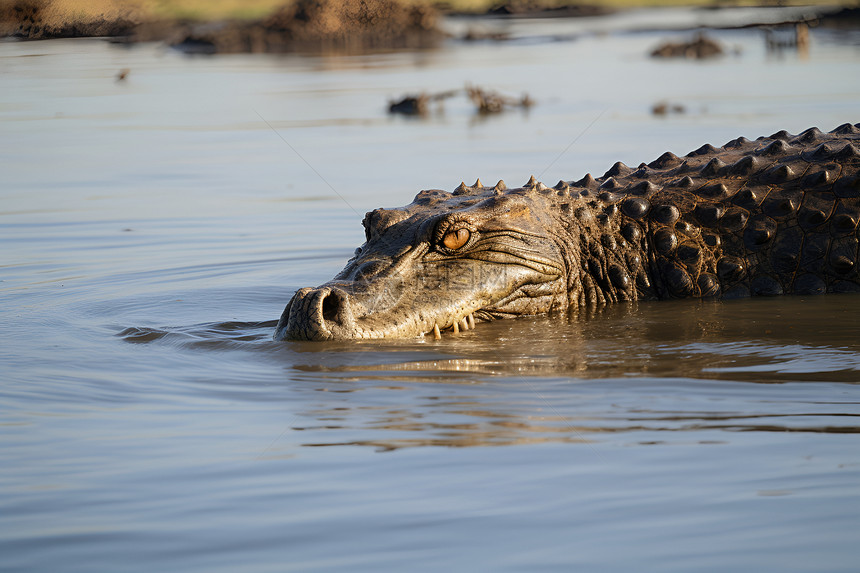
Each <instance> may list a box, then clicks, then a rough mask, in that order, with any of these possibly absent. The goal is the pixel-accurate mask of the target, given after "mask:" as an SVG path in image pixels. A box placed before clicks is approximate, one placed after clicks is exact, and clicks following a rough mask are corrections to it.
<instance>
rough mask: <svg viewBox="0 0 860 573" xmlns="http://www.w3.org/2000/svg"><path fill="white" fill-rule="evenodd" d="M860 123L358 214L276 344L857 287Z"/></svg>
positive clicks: (427, 197)
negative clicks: (358, 230)
mask: <svg viewBox="0 0 860 573" xmlns="http://www.w3.org/2000/svg"><path fill="white" fill-rule="evenodd" d="M858 219H860V124H857V125H856V126H852V125H851V124H845V125H842V126H840V127H838V128H836V129H835V130H833V131H832V132H830V133H822V132H820V131H819V130H818V129H816V128H810V129H808V130H806V131H804V132H802V133H800V134H799V135H796V136H793V135H790V134H788V133H786V132H784V131H781V132H778V133H775V134H773V135H772V136H770V137H761V138H759V139H757V140H755V141H749V140H747V139H745V138H739V139H736V140H733V141H730V142H728V143H727V144H726V145H724V146H723V147H721V148H714V147H712V146H710V145H705V146H703V147H701V148H699V149H697V150H695V151H693V152H691V153H689V154H687V156H686V157H683V158H679V157H677V156H675V155H673V154H671V153H669V152H667V153H665V154H663V155H662V156H660V157H659V158H658V159H657V160H655V161H653V162H651V163H650V164H648V165H645V164H644V163H643V164H642V165H640V166H639V167H638V168H635V169H632V168H629V167H627V166H626V165H624V164H622V163H616V164H615V165H614V166H613V167H612V168H611V169H610V170H609V171H608V172H606V174H605V175H604V176H603V177H600V178H599V179H594V178H592V177H591V175H586V176H585V177H584V178H582V179H581V180H579V181H576V182H566V181H560V182H559V183H558V185H556V186H555V187H553V188H548V187H546V186H545V185H543V184H541V183H538V182H536V181H535V180H534V177H532V178H531V179H530V180H529V182H528V183H526V184H525V185H524V186H523V187H520V188H517V189H510V190H508V189H507V188H506V187H505V185H504V183H503V182H501V181H500V182H499V183H498V184H497V185H496V186H495V187H484V186H483V185H482V184H481V182H480V181H477V182H476V183H475V185H472V186H471V187H468V186H466V185H464V184H461V185H460V187H458V188H457V189H456V190H455V191H454V193H447V192H445V191H439V190H430V191H421V192H420V193H419V194H418V195H417V196H416V197H415V200H414V201H413V202H412V203H411V204H410V205H407V206H406V207H402V208H399V209H376V210H375V211H372V212H371V213H368V214H367V215H366V216H365V218H364V227H365V231H366V235H367V242H366V243H365V244H364V245H362V246H361V247H359V248H358V249H356V254H355V256H354V257H353V258H352V259H351V260H350V261H349V262H348V263H347V265H346V267H345V268H344V269H343V271H341V272H340V274H338V275H337V276H336V277H335V278H334V279H333V280H331V281H330V282H328V283H326V284H324V285H322V286H320V287H318V288H315V289H313V288H304V289H301V290H299V291H298V292H297V293H296V294H295V296H294V297H293V299H292V300H291V301H290V303H289V304H288V305H287V307H286V309H285V310H284V313H283V315H282V316H281V320H280V322H279V323H278V327H277V329H276V331H275V339H277V340H285V339H296V340H331V339H353V338H383V337H401V338H402V337H411V336H421V335H426V334H433V333H435V334H436V336H437V337H438V336H439V331H440V330H446V329H451V330H453V331H455V332H457V331H459V330H461V329H464V328H474V323H475V320H479V321H480V320H492V319H497V318H505V317H512V316H521V315H535V314H541V313H552V312H564V311H566V310H568V309H570V308H573V307H582V306H588V305H602V304H606V303H610V302H615V301H628V300H648V299H666V298H685V297H718V298H739V297H746V296H770V295H778V294H789V293H794V294H804V295H810V294H821V293H827V292H850V291H860V271H858V268H860V265H858V264H857V263H858V237H860V233H858Z"/></svg>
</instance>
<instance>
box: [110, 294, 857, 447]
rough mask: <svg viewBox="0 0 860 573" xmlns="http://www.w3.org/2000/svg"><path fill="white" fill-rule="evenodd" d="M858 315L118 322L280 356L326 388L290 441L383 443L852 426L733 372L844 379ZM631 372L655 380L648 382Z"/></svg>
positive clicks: (790, 306) (843, 405) (634, 310)
mask: <svg viewBox="0 0 860 573" xmlns="http://www.w3.org/2000/svg"><path fill="white" fill-rule="evenodd" d="M846 311H847V312H846ZM822 316H828V317H829V319H828V321H826V322H822V321H821V317H822ZM858 318H860V306H858V297H857V296H856V295H839V296H823V297H810V298H801V297H785V298H778V299H764V300H758V299H756V300H741V301H731V302H716V301H667V302H645V303H631V304H617V305H612V306H608V307H604V308H601V309H592V310H580V311H577V312H573V313H571V314H570V315H567V316H556V317H534V318H523V319H517V320H504V321H497V322H492V323H480V324H479V327H478V328H477V329H475V330H472V331H467V332H463V333H461V334H459V335H450V336H447V337H445V338H444V339H443V340H441V341H435V340H433V339H432V338H431V337H426V338H424V339H416V340H392V341H345V342H325V343H314V342H287V343H280V342H277V343H276V342H271V341H270V338H271V334H272V330H273V328H274V324H275V322H274V321H265V322H259V323H242V322H229V323H217V324H201V325H195V326H190V327H178V328H171V329H154V328H134V327H132V328H127V329H125V330H123V331H122V332H120V333H119V336H121V337H123V339H124V340H126V341H127V342H131V343H154V344H167V345H170V346H174V347H180V348H184V349H186V350H188V351H192V352H213V351H214V352H227V351H244V352H251V353H260V354H262V355H264V358H265V359H266V360H274V361H275V362H276V363H279V364H281V363H282V364H284V366H285V367H286V368H287V372H288V376H289V378H290V380H291V381H292V382H291V383H292V384H300V385H301V386H302V387H303V389H304V390H306V391H313V392H322V393H325V395H326V396H329V397H327V398H326V399H325V402H326V403H325V404H322V403H320V404H316V401H314V402H315V404H314V405H313V407H311V408H310V409H307V410H298V411H297V412H296V416H297V417H298V418H299V421H298V423H297V425H292V426H291V430H292V431H296V432H305V433H307V434H309V435H310V436H312V437H310V438H309V439H308V441H302V445H303V446H325V445H329V446H335V445H366V446H373V447H375V448H378V449H383V450H392V449H397V448H403V447H414V446H451V447H464V446H489V445H513V444H528V443H537V442H565V443H567V442H583V441H592V440H594V439H599V437H597V436H596V435H600V434H606V433H637V432H682V433H683V432H689V433H692V434H694V435H695V434H697V433H699V432H702V431H707V430H723V431H733V432H736V431H766V432H813V433H857V432H858V430H860V425H858V423H857V422H858V416H860V407H858V406H860V405H858V401H857V400H849V401H847V402H843V401H841V400H836V401H827V400H825V401H823V402H822V401H820V400H818V399H814V400H812V401H810V402H809V403H806V402H805V401H806V399H807V398H806V396H808V395H810V394H811V395H813V396H814V395H815V389H814V387H806V386H799V387H797V389H796V390H791V391H788V393H789V394H791V393H794V392H798V400H799V402H797V401H795V400H793V399H792V400H786V399H785V392H781V393H780V396H781V399H780V400H776V401H774V400H769V399H762V397H763V396H766V395H767V392H762V391H760V390H755V389H748V388H745V387H743V386H738V384H737V382H747V383H759V384H786V383H790V382H792V381H796V382H806V383H809V382H815V384H816V385H818V384H821V385H824V384H826V383H842V384H851V385H853V384H856V383H857V382H858V381H860V322H858ZM642 377H645V378H647V379H649V380H655V381H656V380H660V381H663V382H660V384H659V385H658V386H657V388H654V387H652V385H651V384H652V383H647V384H644V385H643V384H642V383H641V382H639V381H638V380H639V379H641V378H642ZM586 380H588V381H592V382H593V383H594V382H597V381H601V380H603V381H605V382H603V383H601V384H591V385H587V386H583V384H582V382H583V381H586ZM696 380H700V381H701V382H696ZM718 380H725V381H727V382H730V384H729V385H728V386H727V387H726V388H725V389H722V390H721V391H720V393H723V392H725V393H727V394H728V395H731V396H733V399H730V400H728V403H727V404H723V405H721V406H720V407H718V408H716V409H714V408H712V407H701V405H699V406H696V407H691V404H690V402H697V401H698V400H697V397H696V394H695V393H694V394H693V395H692V396H690V395H687V393H688V391H689V388H687V386H688V385H691V387H692V388H697V387H698V386H699V385H703V386H704V387H705V388H708V389H711V388H712V385H713V384H714V383H715V382H716V381H718ZM663 384H668V385H669V386H668V388H664V387H662V385H663ZM499 386H501V387H502V388H504V390H505V391H504V392H502V393H499ZM513 386H519V388H518V389H517V391H516V392H515V393H514V395H513V396H512V395H511V394H510V391H511V388H512V387H513ZM696 391H698V390H696ZM604 392H610V393H617V394H622V395H623V401H621V402H618V401H617V398H614V399H612V400H608V399H607V396H605V395H604ZM677 392H681V393H682V394H683V397H680V401H679V396H677V395H676V393H677ZM357 395H358V396H357ZM364 395H369V396H370V401H371V404H370V405H368V404H366V403H365V400H366V399H364V398H361V397H360V396H364ZM330 396H337V397H335V398H332V397H330ZM640 399H642V401H640ZM711 399H713V398H712V397H709V400H711ZM595 400H597V401H599V402H601V406H600V408H599V409H598V410H594V409H593V402H594V401H595ZM607 400H608V401H609V402H611V403H610V404H606V403H602V402H605V401H607ZM725 401H726V398H721V399H720V402H725ZM646 403H647V404H648V407H647V408H646V407H643V404H646ZM583 405H584V406H586V408H585V409H583ZM535 410H537V411H539V412H540V414H538V415H536V414H535ZM299 439H301V438H299Z"/></svg>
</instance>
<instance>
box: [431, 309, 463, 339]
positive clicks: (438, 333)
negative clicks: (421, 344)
mask: <svg viewBox="0 0 860 573" xmlns="http://www.w3.org/2000/svg"><path fill="white" fill-rule="evenodd" d="M448 328H450V329H451V331H452V332H453V333H454V334H458V333H460V331H463V332H465V331H467V330H474V328H475V315H474V314H473V313H471V312H470V313H469V314H467V315H465V316H464V317H463V318H460V319H457V320H455V321H454V322H452V323H451V325H450V326H449V327H446V330H447V329H448ZM431 333H432V334H433V338H435V339H436V340H441V339H442V329H440V328H439V324H438V323H436V324H434V325H433V330H432V331H431V332H428V333H427V335H428V336H429V335H430V334H431Z"/></svg>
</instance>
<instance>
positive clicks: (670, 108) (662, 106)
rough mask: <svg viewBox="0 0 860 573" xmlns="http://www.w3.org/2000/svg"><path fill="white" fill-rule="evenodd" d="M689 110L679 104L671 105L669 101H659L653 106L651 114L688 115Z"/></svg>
mask: <svg viewBox="0 0 860 573" xmlns="http://www.w3.org/2000/svg"><path fill="white" fill-rule="evenodd" d="M686 112H687V108H686V107H684V106H683V105H681V104H679V103H669V102H668V101H659V102H657V103H655V104H654V105H653V106H651V113H652V114H654V115H669V114H672V113H674V114H682V113H686Z"/></svg>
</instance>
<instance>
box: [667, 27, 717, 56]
mask: <svg viewBox="0 0 860 573" xmlns="http://www.w3.org/2000/svg"><path fill="white" fill-rule="evenodd" d="M724 53H725V50H723V47H722V45H720V44H719V43H718V42H717V41H716V40H713V39H711V38H709V37H708V36H706V35H705V34H704V33H700V34H698V35H697V36H696V37H695V38H694V39H693V40H691V41H689V42H666V43H664V44H661V45H660V46H658V47H657V48H656V49H655V50H654V51H653V52H651V57H652V58H687V59H689V60H704V59H707V58H715V57H717V56H722V55H723V54H724Z"/></svg>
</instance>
